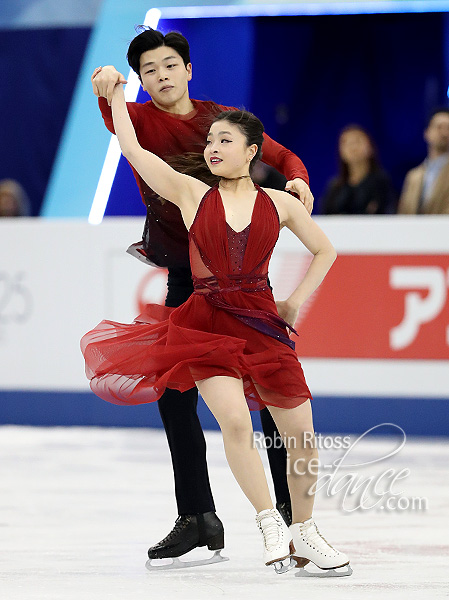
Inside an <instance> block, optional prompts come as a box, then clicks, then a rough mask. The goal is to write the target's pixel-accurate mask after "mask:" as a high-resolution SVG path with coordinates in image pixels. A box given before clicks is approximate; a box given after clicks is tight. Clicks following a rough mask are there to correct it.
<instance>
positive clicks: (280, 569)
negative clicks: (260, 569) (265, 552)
mask: <svg viewBox="0 0 449 600" xmlns="http://www.w3.org/2000/svg"><path fill="white" fill-rule="evenodd" d="M287 561H288V562H287ZM272 564H273V567H274V570H275V571H276V573H277V574H278V575H282V573H287V571H290V569H294V568H295V566H296V562H295V561H294V560H293V558H292V557H291V556H288V557H287V558H284V559H283V560H277V561H276V562H274V563H272Z"/></svg>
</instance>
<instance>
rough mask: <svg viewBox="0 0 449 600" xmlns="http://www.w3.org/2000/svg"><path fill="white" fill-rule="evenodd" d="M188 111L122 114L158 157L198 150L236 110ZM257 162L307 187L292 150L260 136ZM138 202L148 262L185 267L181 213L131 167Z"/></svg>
mask: <svg viewBox="0 0 449 600" xmlns="http://www.w3.org/2000/svg"><path fill="white" fill-rule="evenodd" d="M191 101H192V104H193V106H194V109H193V111H191V112H190V113H188V114H186V115H177V114H172V113H168V112H166V111H163V110H160V109H159V108H157V107H156V106H155V104H154V103H153V102H152V101H148V102H145V103H143V104H141V103H137V102H128V103H127V105H128V111H129V115H130V117H131V121H132V123H133V125H134V129H135V131H136V135H137V139H138V140H139V144H140V145H141V146H142V148H145V150H149V151H150V152H153V153H154V154H156V155H157V156H159V157H161V158H166V157H169V156H177V155H180V154H184V153H186V152H203V150H204V147H205V143H206V136H207V133H208V131H209V127H210V124H211V122H212V120H213V118H214V117H215V116H216V115H217V114H218V113H220V112H222V111H224V110H236V109H235V108H234V107H228V106H222V105H220V104H216V103H215V102H212V101H201V100H193V99H192V100H191ZM99 107H100V110H101V114H102V116H103V119H104V122H105V125H106V127H107V128H108V129H109V131H110V132H111V133H115V131H114V124H113V121H112V111H111V108H110V106H109V105H108V103H107V101H106V99H105V98H99ZM262 153H263V157H262V160H263V162H265V163H267V164H268V165H271V166H272V167H274V168H275V169H277V170H278V171H279V172H280V173H282V174H283V175H284V176H285V177H286V178H287V179H288V180H290V179H295V178H296V177H299V178H300V179H303V180H304V181H305V182H306V183H309V177H308V174H307V170H306V168H305V166H304V164H303V162H302V161H301V159H300V158H298V157H297V156H296V155H295V154H293V152H290V150H287V149H286V148H284V147H283V146H281V145H280V144H278V143H277V142H275V141H274V140H272V139H271V138H270V137H269V136H268V135H266V134H264V143H263V146H262ZM133 172H134V176H135V178H136V181H137V185H138V186H139V190H140V194H141V196H142V200H143V202H144V203H145V205H146V207H147V220H146V223H145V229H144V235H143V246H144V248H145V251H146V253H147V256H148V258H149V260H150V261H151V262H153V263H154V264H156V265H158V266H164V267H188V266H189V253H188V236H187V230H186V228H185V225H184V222H183V220H182V217H181V212H180V210H179V208H178V207H177V206H175V205H174V204H172V203H171V202H164V203H162V202H161V201H160V200H158V199H156V198H155V196H154V193H153V192H152V190H151V189H150V188H149V187H148V185H147V184H146V183H145V182H144V181H143V179H142V178H141V177H140V175H139V174H138V173H137V171H136V170H135V169H134V168H133Z"/></svg>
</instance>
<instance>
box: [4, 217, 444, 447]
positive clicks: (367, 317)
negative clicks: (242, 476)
mask: <svg viewBox="0 0 449 600" xmlns="http://www.w3.org/2000/svg"><path fill="white" fill-rule="evenodd" d="M316 221H317V222H318V223H319V225H320V226H321V227H322V228H323V229H324V231H325V232H326V233H327V235H328V236H329V238H330V239H331V241H332V242H333V244H334V245H335V247H336V249H337V252H338V255H339V256H338V259H337V261H336V263H335V265H334V266H333V267H332V269H331V271H330V273H329V275H328V277H327V278H326V279H325V281H324V283H323V285H322V286H321V287H320V288H319V290H318V291H317V292H316V293H315V294H314V295H313V296H312V297H311V298H310V300H309V301H308V302H307V303H306V304H305V305H304V307H303V308H302V310H301V314H300V318H299V319H298V322H297V324H296V329H297V330H298V332H299V338H295V342H296V349H297V352H298V355H299V357H300V360H301V363H302V365H303V367H304V372H305V374H306V379H307V382H308V384H309V387H310V389H311V390H312V393H313V394H314V398H315V401H314V410H315V419H316V422H317V428H318V427H319V428H321V429H322V430H323V431H328V432H336V433H338V432H345V431H359V430H360V429H363V428H364V427H365V426H366V425H367V424H368V423H369V424H371V426H372V425H375V424H378V423H380V422H384V421H393V420H396V421H397V422H398V424H400V423H403V424H404V428H406V429H408V431H409V432H410V433H413V434H420V435H432V434H434V435H447V434H448V433H449V422H448V418H449V417H448V415H449V410H448V408H449V236H448V234H447V232H448V225H449V217H318V218H316ZM142 225H143V222H142V219H139V218H134V219H119V218H110V219H107V220H105V222H104V223H103V224H102V225H99V226H91V225H88V224H87V223H86V222H84V221H78V220H73V221H71V220H54V221H53V220H51V221H44V220H40V219H20V220H15V219H3V220H2V222H1V223H0V256H1V259H0V423H13V424H14V423H15V424H33V425H81V424H86V425H96V426H102V425H104V426H142V425H143V426H151V427H153V426H154V427H156V426H158V424H160V420H159V417H158V414H157V406H151V407H147V406H145V407H136V408H133V407H117V406H109V405H108V404H106V403H104V402H103V401H101V400H99V399H97V398H96V397H94V396H93V394H92V393H91V392H90V390H89V387H88V382H87V380H86V377H85V375H84V362H83V358H82V355H81V352H80V349H79V340H80V338H81V337H82V335H83V334H84V333H85V332H86V331H88V330H89V329H91V328H92V327H93V326H95V325H96V324H97V323H98V322H99V321H101V320H102V319H104V318H106V319H110V320H115V321H121V322H131V321H132V320H133V319H134V317H135V316H136V315H137V314H139V312H141V310H142V308H143V307H144V305H145V304H146V303H148V302H156V303H163V300H164V297H165V293H166V280H167V273H166V271H165V270H164V269H156V268H152V267H148V266H146V265H144V264H143V263H141V262H139V261H138V260H136V259H134V258H132V257H131V256H130V255H128V254H126V252H125V250H126V248H127V246H128V245H129V244H131V243H133V242H135V241H137V240H139V239H140V236H141V231H142ZM309 262H310V255H309V254H308V253H307V251H306V250H305V249H304V248H303V247H302V245H301V244H300V243H299V242H298V240H297V239H296V238H295V236H293V235H292V234H291V233H290V232H288V231H285V232H284V231H283V232H281V236H280V240H279V243H278V245H277V247H276V249H275V252H274V254H273V258H272V261H271V264H270V281H271V283H272V285H273V289H274V294H275V297H276V298H280V299H282V298H286V297H287V296H288V295H289V294H290V293H291V291H292V290H293V289H294V288H295V287H296V285H297V284H298V282H299V281H300V280H301V278H302V276H303V274H304V273H305V271H306V269H307V266H308V264H309ZM201 411H202V418H203V419H204V420H205V427H207V428H213V427H215V422H214V420H213V419H212V417H210V415H209V416H207V414H208V413H207V411H206V409H205V408H202V409H201ZM374 421H376V423H374ZM405 425H406V427H405Z"/></svg>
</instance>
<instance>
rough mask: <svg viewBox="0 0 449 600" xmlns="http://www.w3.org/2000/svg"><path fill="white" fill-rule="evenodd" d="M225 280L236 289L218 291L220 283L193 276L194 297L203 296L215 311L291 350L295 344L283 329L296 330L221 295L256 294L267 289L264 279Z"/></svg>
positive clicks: (275, 316)
mask: <svg viewBox="0 0 449 600" xmlns="http://www.w3.org/2000/svg"><path fill="white" fill-rule="evenodd" d="M228 279H231V280H233V283H235V285H231V286H227V287H221V288H220V287H219V282H218V280H217V279H216V278H215V277H207V278H204V279H199V278H197V277H195V276H193V285H194V292H193V293H194V294H199V295H203V296H204V297H205V299H206V300H207V301H208V302H209V304H212V306H215V307H217V308H221V309H222V310H225V311H226V312H228V313H230V314H231V315H232V316H234V317H235V318H236V319H239V321H242V322H243V323H245V325H248V326H249V327H252V328H253V329H257V331H260V332H261V333H264V334H265V335H269V336H270V337H272V338H274V339H277V340H279V341H280V342H282V343H283V344H286V345H287V346H289V347H290V348H292V349H293V350H294V349H295V342H294V341H293V340H291V339H290V338H289V336H288V334H287V332H286V328H287V329H290V331H292V332H293V333H295V334H296V331H295V329H294V328H293V327H292V326H291V325H289V323H287V322H286V321H284V319H281V317H280V316H279V315H277V314H275V313H274V312H273V313H272V312H268V311H264V310H256V309H253V308H239V307H237V306H233V305H232V304H229V302H227V301H226V300H225V299H224V298H223V296H222V294H223V293H225V292H234V291H242V292H259V291H263V290H267V289H269V287H268V285H267V278H266V276H262V275H256V276H251V277H242V276H241V275H239V276H237V275H234V276H228Z"/></svg>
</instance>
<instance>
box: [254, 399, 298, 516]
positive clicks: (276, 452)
mask: <svg viewBox="0 0 449 600" xmlns="http://www.w3.org/2000/svg"><path fill="white" fill-rule="evenodd" d="M260 420H261V422H262V429H263V433H264V436H265V438H266V441H267V454H268V462H269V464H270V471H271V476H272V478H273V485H274V492H275V495H276V508H277V509H278V511H279V512H280V513H281V515H282V516H283V518H284V521H285V522H286V523H287V525H291V522H292V508H291V501H290V492H289V490H288V484H287V450H286V449H285V446H284V444H283V443H280V442H281V440H280V436H279V433H278V430H277V427H276V424H275V422H274V420H273V417H272V416H271V414H270V411H269V410H268V408H264V409H263V410H261V411H260Z"/></svg>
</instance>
